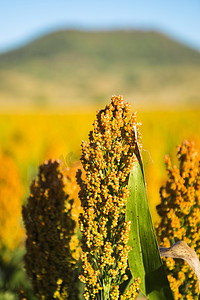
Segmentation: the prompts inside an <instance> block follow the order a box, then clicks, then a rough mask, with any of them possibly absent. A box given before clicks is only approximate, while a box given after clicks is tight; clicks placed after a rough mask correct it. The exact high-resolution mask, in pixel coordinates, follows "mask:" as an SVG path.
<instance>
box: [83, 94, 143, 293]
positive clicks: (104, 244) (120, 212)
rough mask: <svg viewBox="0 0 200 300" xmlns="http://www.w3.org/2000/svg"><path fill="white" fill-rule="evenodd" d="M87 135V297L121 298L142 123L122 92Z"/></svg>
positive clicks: (85, 217) (84, 223) (84, 234)
mask: <svg viewBox="0 0 200 300" xmlns="http://www.w3.org/2000/svg"><path fill="white" fill-rule="evenodd" d="M93 126H94V127H93V131H91V132H90V134H89V142H86V141H83V142H82V157H81V162H82V165H83V169H84V179H83V174H82V172H81V171H80V170H79V171H78V172H77V181H78V183H79V185H80V192H79V197H80V200H81V205H82V208H83V213H82V214H81V215H80V229H81V232H82V250H83V254H82V274H81V275H80V280H81V281H82V282H84V283H86V287H85V294H84V296H85V299H96V298H97V297H98V295H102V294H103V293H104V299H119V297H120V284H121V283H122V282H123V281H124V280H126V279H127V276H125V275H126V271H127V268H128V261H127V258H128V253H129V251H130V246H128V237H129V230H130V222H125V208H126V199H127V197H128V195H129V190H128V187H127V184H128V178H129V174H130V172H131V170H132V168H133V165H134V161H135V159H136V157H135V155H134V153H135V151H136V136H135V130H134V126H136V128H137V133H138V137H137V138H138V144H139V147H140V148H141V135H140V132H139V127H140V123H137V122H136V114H135V113H134V114H131V111H130V105H129V104H128V103H125V102H124V100H123V98H122V97H121V96H119V97H116V96H114V97H112V99H111V104H110V105H109V106H106V107H105V109H103V110H100V111H98V113H97V119H96V120H95V122H94V124H93Z"/></svg>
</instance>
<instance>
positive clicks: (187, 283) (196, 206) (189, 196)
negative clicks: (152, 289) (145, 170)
mask: <svg viewBox="0 0 200 300" xmlns="http://www.w3.org/2000/svg"><path fill="white" fill-rule="evenodd" d="M177 156H178V160H179V167H176V166H174V167H172V165H171V161H170V158H169V157H168V156H166V158H165V162H166V167H167V174H168V179H167V182H166V184H165V185H164V186H163V187H161V189H160V196H161V204H160V205H158V206H157V211H158V213H159V215H160V217H161V221H160V223H159V224H157V234H158V241H159V243H160V245H161V246H164V247H170V246H171V245H172V244H174V243H175V242H177V241H178V240H184V241H185V242H186V243H187V244H188V245H189V246H190V247H192V249H194V250H195V251H196V253H197V255H198V256H199V255H200V238H199V237H200V156H199V154H198V152H197V150H196V149H195V146H194V143H193V142H188V141H184V142H183V143H182V145H181V146H179V147H178V149H177ZM164 261H165V265H166V267H167V272H168V274H169V275H168V279H169V282H170V285H171V288H172V290H173V292H174V296H175V299H183V298H184V299H198V296H197V295H198V281H197V279H196V276H195V275H194V273H193V271H192V270H191V268H190V267H189V265H188V264H187V263H186V262H184V261H183V260H179V261H178V262H177V261H176V262H175V260H174V259H172V258H167V259H164ZM191 297H193V298H191Z"/></svg>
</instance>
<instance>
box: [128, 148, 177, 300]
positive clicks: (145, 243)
mask: <svg viewBox="0 0 200 300" xmlns="http://www.w3.org/2000/svg"><path fill="white" fill-rule="evenodd" d="M137 159H138V160H137V161H136V163H135V165H134V168H133V170H132V172H131V174H130V176H129V183H128V186H129V189H130V196H129V198H128V199H127V207H126V220H127V221H131V230H130V233H129V244H130V246H131V247H132V250H131V251H130V253H129V258H128V261H129V266H130V270H131V273H132V276H133V277H140V278H141V281H142V284H141V286H140V289H141V291H142V293H143V294H144V295H146V296H148V298H149V299H151V300H171V299H174V297H173V294H172V291H171V289H170V287H169V282H168V280H167V276H166V273H165V271H164V269H163V265H162V261H161V257H160V253H159V249H158V245H157V241H156V237H155V234H154V229H153V223H152V219H151V214H150V211H149V206H148V202H147V195H146V187H145V179H144V171H143V165H142V159H141V156H140V152H139V148H138V146H137Z"/></svg>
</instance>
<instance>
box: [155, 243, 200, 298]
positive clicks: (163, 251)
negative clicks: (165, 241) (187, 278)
mask: <svg viewBox="0 0 200 300" xmlns="http://www.w3.org/2000/svg"><path fill="white" fill-rule="evenodd" d="M159 250H160V255H161V256H162V257H171V258H181V259H184V260H185V261H186V262H187V263H188V264H189V266H190V267H191V268H192V270H193V271H194V273H195V274H196V276H197V278H198V281H199V290H200V262H199V259H198V256H197V254H196V252H195V251H194V250H193V249H192V248H190V247H189V246H188V245H187V244H186V243H185V242H184V241H178V242H177V243H175V244H174V245H172V246H171V247H169V248H165V247H159ZM199 299H200V298H199Z"/></svg>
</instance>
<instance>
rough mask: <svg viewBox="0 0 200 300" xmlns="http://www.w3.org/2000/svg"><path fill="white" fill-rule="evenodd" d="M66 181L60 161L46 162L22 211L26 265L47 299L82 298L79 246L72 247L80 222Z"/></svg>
mask: <svg viewBox="0 0 200 300" xmlns="http://www.w3.org/2000/svg"><path fill="white" fill-rule="evenodd" d="M65 180H66V178H65V174H64V173H63V170H62V168H61V166H60V163H59V161H51V160H49V161H48V162H45V163H44V164H43V165H41V166H40V170H39V174H38V177H37V179H36V180H35V181H33V183H32V185H31V194H30V197H29V199H28V203H27V205H26V206H23V211H22V213H23V219H24V223H25V228H26V233H27V239H26V254H25V268H26V271H27V274H28V276H29V278H30V279H31V282H32V285H33V288H34V292H35V294H36V296H38V297H39V298H40V299H44V300H49V299H64V298H63V295H65V299H70V300H71V299H78V292H77V288H76V285H75V279H76V270H75V269H76V264H77V261H76V259H75V258H74V253H75V252H76V249H74V248H73V249H72V248H71V247H70V243H71V241H72V239H75V236H74V235H75V231H76V223H75V221H74V220H73V219H72V215H71V210H72V205H73V200H72V199H69V196H68V194H67V193H66V191H65Z"/></svg>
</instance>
